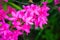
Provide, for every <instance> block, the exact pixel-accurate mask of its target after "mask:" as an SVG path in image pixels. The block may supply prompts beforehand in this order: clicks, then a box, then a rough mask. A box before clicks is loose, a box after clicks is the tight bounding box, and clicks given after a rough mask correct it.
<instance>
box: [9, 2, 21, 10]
mask: <svg viewBox="0 0 60 40" xmlns="http://www.w3.org/2000/svg"><path fill="white" fill-rule="evenodd" d="M8 4H9V5H11V6H13V7H14V8H16V9H17V10H21V9H22V8H21V7H20V6H18V5H16V4H14V3H12V2H8Z"/></svg>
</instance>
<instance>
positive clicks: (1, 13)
mask: <svg viewBox="0 0 60 40" xmlns="http://www.w3.org/2000/svg"><path fill="white" fill-rule="evenodd" d="M5 18H7V15H6V12H5V11H4V10H3V9H1V10H0V20H1V21H4V19H5Z"/></svg>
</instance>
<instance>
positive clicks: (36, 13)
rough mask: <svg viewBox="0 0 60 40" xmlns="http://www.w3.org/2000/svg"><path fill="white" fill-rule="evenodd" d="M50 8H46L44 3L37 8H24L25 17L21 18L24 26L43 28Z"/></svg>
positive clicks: (33, 6) (32, 6) (34, 6)
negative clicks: (30, 25) (31, 25)
mask: <svg viewBox="0 0 60 40" xmlns="http://www.w3.org/2000/svg"><path fill="white" fill-rule="evenodd" d="M49 9H50V8H49V7H48V6H47V3H46V2H43V5H42V6H41V7H40V6H37V5H34V4H31V6H29V5H28V6H24V10H26V11H25V15H24V16H23V20H24V21H25V23H26V24H33V23H34V24H35V26H40V28H43V25H44V24H47V21H48V20H47V16H49V14H48V13H47V12H48V10H49Z"/></svg>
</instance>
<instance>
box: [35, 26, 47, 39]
mask: <svg viewBox="0 0 60 40" xmlns="http://www.w3.org/2000/svg"><path fill="white" fill-rule="evenodd" d="M45 28H46V27H45ZM45 28H44V29H45ZM44 29H43V30H41V31H40V32H39V33H38V34H37V36H36V38H35V40H38V38H39V36H41V34H42V32H43V31H44Z"/></svg>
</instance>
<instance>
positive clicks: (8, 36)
mask: <svg viewBox="0 0 60 40" xmlns="http://www.w3.org/2000/svg"><path fill="white" fill-rule="evenodd" d="M1 6H2V5H1ZM49 9H50V8H49V7H48V6H47V2H44V3H43V5H42V6H38V5H34V4H31V5H28V6H23V9H22V10H18V11H16V10H15V9H14V8H12V7H11V6H8V8H7V10H6V11H7V12H6V11H4V10H3V8H2V7H1V8H0V40H18V36H19V35H22V34H23V33H24V32H26V34H27V35H28V33H30V29H31V25H35V28H38V26H40V28H43V25H44V24H47V21H48V19H47V16H49V14H48V10H49Z"/></svg>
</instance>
